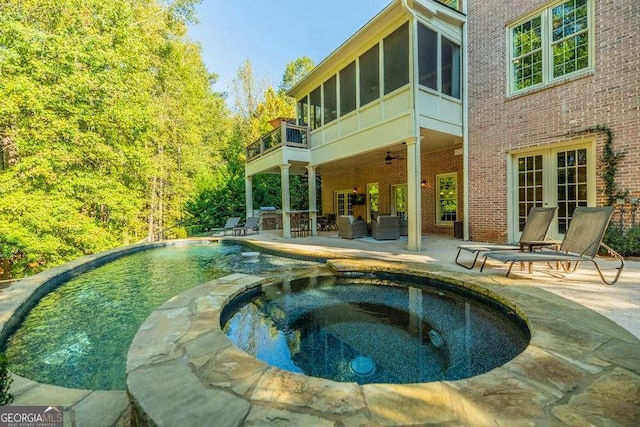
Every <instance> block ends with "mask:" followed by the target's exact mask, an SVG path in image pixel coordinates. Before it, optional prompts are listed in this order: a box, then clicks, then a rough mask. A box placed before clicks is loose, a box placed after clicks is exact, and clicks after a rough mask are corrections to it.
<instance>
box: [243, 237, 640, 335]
mask: <svg viewBox="0 0 640 427" xmlns="http://www.w3.org/2000/svg"><path fill="white" fill-rule="evenodd" d="M337 235H338V233H337V232H336V231H321V232H318V236H314V237H305V238H298V239H284V238H282V236H281V233H279V232H278V230H274V231H266V232H260V234H259V235H252V236H247V240H250V241H253V242H255V243H256V244H258V245H263V246H264V247H266V248H271V247H274V248H275V247H277V248H278V249H280V250H291V251H295V252H301V253H308V254H309V255H312V256H313V255H314V254H315V256H323V257H327V258H368V259H377V260H385V261H396V262H408V263H419V264H421V263H426V265H429V266H430V267H434V268H437V269H442V270H446V271H451V272H459V273H464V274H465V275H466V274H468V275H470V276H480V277H484V278H490V279H491V280H494V281H496V283H510V284H516V283H517V284H526V285H531V286H536V287H538V288H541V289H544V290H547V291H550V292H553V293H554V294H556V295H559V296H561V297H564V298H567V299H569V300H571V301H574V302H577V303H579V304H581V305H584V306H585V307H587V308H590V309H591V310H593V311H595V312H597V313H600V314H602V315H603V316H605V317H607V318H609V319H611V320H613V321H614V322H616V323H617V324H619V325H620V326H622V327H623V328H625V329H627V330H628V331H630V332H631V333H632V334H634V335H635V336H636V337H638V338H640V260H625V264H626V265H625V267H624V270H623V272H622V275H621V277H620V280H619V282H618V283H616V284H615V285H613V286H608V285H605V284H603V283H602V282H601V281H600V278H599V277H598V274H597V272H596V270H595V268H593V266H592V265H590V264H589V263H583V265H581V266H580V268H578V270H577V271H576V272H574V273H572V274H565V273H562V272H558V271H554V270H551V269H549V268H543V267H542V266H540V265H536V268H534V271H533V273H532V274H529V273H528V272H525V271H518V269H516V268H514V271H513V272H512V277H511V278H510V279H507V278H505V277H504V275H505V272H506V270H507V267H506V266H504V265H502V264H501V263H498V262H493V261H487V266H486V267H485V271H484V272H482V273H481V272H480V267H479V265H477V266H476V267H475V268H474V269H473V270H466V269H464V268H462V267H460V266H458V265H456V264H455V263H454V262H453V260H454V259H455V257H456V253H457V246H458V245H459V244H462V243H463V241H462V240H460V239H455V238H453V237H449V236H443V235H426V236H423V239H422V247H423V250H422V251H419V252H415V251H409V250H407V248H406V246H407V245H406V237H404V238H400V239H398V240H375V239H373V238H372V237H370V236H369V237H365V238H359V239H353V240H349V239H341V238H339V237H337ZM474 243H475V242H474ZM478 243H479V242H478ZM465 255H466V256H469V254H465V253H463V254H462V255H461V256H465ZM481 258H482V257H480V260H481ZM599 262H601V265H603V266H604V271H605V275H606V274H607V273H609V277H611V276H612V274H615V273H614V272H613V270H612V269H613V268H615V266H616V265H617V264H616V263H615V262H607V261H605V260H602V261H600V260H599ZM478 264H480V263H478Z"/></svg>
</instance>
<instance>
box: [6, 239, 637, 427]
mask: <svg viewBox="0 0 640 427" xmlns="http://www.w3.org/2000/svg"><path fill="white" fill-rule="evenodd" d="M226 238H227V239H242V240H244V241H246V242H247V243H249V244H250V245H252V246H253V247H254V248H256V249H257V250H265V251H277V252H289V253H295V254H297V255H306V256H310V257H316V258H330V259H332V261H331V264H332V268H334V269H336V270H338V271H340V270H341V269H354V268H355V269H358V270H364V271H367V270H372V271H375V270H377V269H385V270H391V271H398V272H409V271H411V272H416V273H417V274H425V275H430V276H434V277H442V278H445V279H448V280H450V281H454V282H456V281H460V282H465V283H467V282H468V283H477V284H479V285H480V286H482V287H485V288H486V289H489V290H490V291H491V292H493V293H496V294H498V295H500V296H501V297H503V298H505V299H507V300H510V301H513V302H514V303H515V304H517V305H518V306H519V307H520V306H521V307H523V308H524V312H525V314H526V315H527V316H528V317H529V322H530V324H531V329H532V344H531V345H530V346H529V348H528V349H527V350H526V354H525V355H524V356H523V357H518V358H517V359H514V360H513V361H512V362H509V363H508V365H509V366H507V367H501V368H497V369H495V370H494V371H491V372H490V373H487V374H484V375H482V376H480V377H476V378H470V379H468V380H463V381H456V382H442V383H426V384H421V385H414V386H382V387H376V386H365V387H364V388H360V389H358V390H352V389H351V388H349V387H347V386H346V385H345V390H343V389H342V388H341V389H340V390H338V391H339V392H340V393H343V392H344V393H346V394H345V395H344V396H343V397H344V399H341V398H339V399H338V400H336V399H334V398H332V397H331V396H332V395H333V394H335V393H337V392H336V391H335V390H333V391H332V390H330V389H328V388H327V385H326V382H323V381H318V380H316V379H309V381H300V378H308V377H298V376H292V375H290V374H289V375H287V374H286V373H282V372H274V368H269V367H266V366H263V365H264V364H262V362H259V363H256V361H255V359H252V358H250V357H247V356H246V355H244V353H242V352H238V351H237V350H236V351H235V352H234V351H231V352H229V351H230V350H233V348H229V346H228V343H227V341H226V340H225V339H221V340H219V339H215V340H213V341H211V340H208V339H207V340H205V341H203V342H200V341H199V338H198V339H194V340H192V341H188V342H187V340H186V338H185V337H186V336H190V337H194V336H200V335H198V331H196V329H198V328H203V327H206V328H207V331H205V330H202V331H199V333H200V334H202V335H201V336H202V337H205V336H206V337H211V336H212V335H213V334H215V333H216V331H217V330H218V328H217V327H214V329H213V330H212V329H211V324H212V323H211V322H210V321H209V320H211V319H215V318H217V317H216V316H217V314H215V313H219V312H218V310H219V309H220V308H221V307H214V306H212V305H211V304H200V305H198V307H199V309H202V310H203V311H199V310H188V311H189V312H190V315H189V317H188V318H185V319H178V320H179V321H176V320H175V319H173V320H172V321H171V322H163V324H162V327H160V328H157V327H156V326H157V324H156V322H155V321H153V320H152V321H151V323H150V324H145V326H143V327H142V328H141V329H140V331H142V330H144V331H145V334H146V338H149V337H152V339H151V340H150V341H149V340H144V342H145V345H144V346H143V348H142V350H141V351H140V350H139V351H134V352H133V354H134V356H133V357H134V360H135V365H134V366H135V369H134V371H135V372H136V373H135V375H134V376H133V381H134V382H135V390H134V393H136V399H137V398H139V397H140V396H142V399H143V400H144V399H146V400H147V401H146V402H142V403H141V405H145V406H146V405H148V403H149V400H150V401H151V402H152V406H155V409H156V410H160V411H161V412H160V413H161V417H164V416H168V417H169V418H167V419H165V420H164V421H167V420H170V419H175V418H171V417H173V416H174V415H175V414H176V413H177V414H179V415H180V418H181V419H183V420H184V421H185V422H187V421H188V420H191V421H194V422H195V420H204V419H206V418H202V417H207V416H209V417H210V416H211V414H212V413H213V412H212V411H213V409H214V407H212V406H207V404H206V401H203V400H199V399H201V398H205V399H210V400H211V402H218V403H217V404H216V405H218V406H215V407H218V408H220V409H221V410H222V412H225V413H226V414H227V416H226V418H220V422H221V423H222V424H220V425H279V426H281V425H292V426H293V425H336V424H335V423H336V422H341V423H343V425H363V424H367V425H416V424H420V425H425V424H433V423H435V424H438V423H440V424H441V423H457V424H456V425H460V424H462V425H524V424H527V425H539V424H540V423H545V425H546V424H549V425H571V426H573V425H589V424H591V425H622V426H624V425H634V422H635V421H634V420H637V419H638V417H640V405H638V402H640V341H638V338H639V337H640V286H638V285H639V284H640V262H638V261H632V260H629V261H628V262H627V265H626V267H625V270H624V272H623V273H622V277H621V279H620V281H619V282H618V283H617V284H616V285H614V286H608V285H604V284H602V283H601V282H600V280H599V278H598V275H597V273H596V270H595V269H594V268H593V267H592V266H590V265H584V266H582V267H581V268H580V269H578V271H577V272H575V273H573V274H571V275H565V274H560V273H558V272H557V271H553V270H550V269H547V268H542V267H536V269H535V271H534V272H533V273H532V274H529V273H525V272H520V271H514V272H513V273H512V277H511V278H505V277H504V273H505V271H506V268H505V267H503V266H502V265H499V264H497V263H492V264H490V265H489V266H488V267H486V268H485V271H484V272H483V273H480V272H479V269H478V268H476V269H474V270H465V269H464V268H462V267H459V266H457V265H456V264H455V263H454V262H453V260H454V258H455V255H456V252H457V250H456V247H457V245H458V244H460V243H461V240H458V239H454V238H452V237H447V236H432V235H429V236H424V238H423V248H425V249H424V250H423V251H420V252H412V251H408V250H406V241H405V240H404V239H399V240H391V241H377V240H375V239H372V238H370V237H366V238H360V239H353V240H348V239H341V238H338V237H337V232H335V231H329V232H321V233H319V235H318V236H313V237H302V238H295V239H284V238H282V236H281V232H280V231H278V230H274V231H261V232H260V233H259V234H251V235H248V236H233V237H229V236H228V237H226ZM612 265H613V264H612ZM605 268H606V267H605ZM605 274H606V273H605ZM233 276H236V275H232V276H228V277H227V278H225V279H224V280H222V279H221V280H222V282H224V283H222V285H223V286H219V285H220V284H221V283H216V284H213V283H210V284H207V285H205V286H202V287H198V288H199V289H198V288H194V290H193V292H192V291H187V292H185V293H184V294H181V295H180V296H177V297H175V298H173V299H172V300H171V301H170V302H168V304H167V305H165V306H164V307H162V308H160V309H158V310H157V311H156V312H154V315H156V316H161V315H162V313H166V310H174V309H182V307H194V303H195V301H196V300H198V298H202V297H203V296H205V295H204V294H202V293H203V292H204V293H205V294H207V295H206V298H208V300H211V301H218V302H217V304H223V301H226V300H227V299H228V298H229V295H232V294H233V293H234V292H239V291H240V290H242V289H244V288H246V287H247V286H252V285H251V284H250V283H249V282H251V283H253V285H255V284H256V283H258V282H259V280H258V279H259V278H257V279H256V278H255V277H253V276H245V277H233ZM238 276H240V275H238ZM220 292H223V293H225V295H222V294H220ZM219 294H220V295H219ZM214 305H215V304H214ZM585 307H586V309H585ZM211 310H213V311H211ZM596 313H599V314H601V315H602V316H604V317H602V316H599V315H598V314H596ZM154 315H152V316H151V317H153V316H154ZM211 316H213V317H211ZM151 317H150V319H151ZM161 317H162V316H161ZM156 319H157V317H156ZM607 319H609V320H607ZM183 320H184V321H183ZM203 320H207V321H203ZM610 320H611V321H610ZM614 322H615V323H614ZM214 324H215V322H214ZM176 325H182V326H180V328H182V329H184V328H185V327H186V328H187V329H186V330H188V331H189V333H188V334H187V335H186V336H183V335H180V334H175V333H174V332H175V331H172V328H173V327H175V326H176ZM185 325H186V326H185ZM618 325H620V326H622V327H623V328H624V329H622V328H620V327H619V326H618ZM136 341H138V344H139V343H140V340H139V337H137V338H136ZM136 341H134V346H135V345H136ZM221 342H222V344H220V343H221ZM203 346H204V347H203ZM167 348H173V349H181V350H180V351H175V350H172V351H168V350H167ZM181 352H182V353H181ZM176 354H182V356H180V357H179V358H176ZM192 356H194V357H195V358H194V359H191V357H192ZM218 357H219V361H220V363H216V364H214V365H215V366H213V367H211V366H209V367H208V369H209V370H208V373H207V374H204V375H205V376H204V377H200V381H196V382H192V381H187V382H186V383H183V382H182V378H186V377H187V376H189V378H191V377H190V373H189V372H190V371H189V369H187V370H186V371H184V368H185V367H186V366H191V372H192V373H194V374H196V373H197V375H200V374H201V373H202V372H201V369H202V368H203V367H204V365H203V361H204V360H213V359H216V360H217V359H218ZM251 360H252V361H253V362H252V363H249V361H251ZM185 361H186V362H185ZM238 362H244V363H243V364H240V363H238ZM185 363H187V364H186V365H185ZM231 365H233V366H240V368H238V369H240V370H239V371H238V370H234V371H233V372H230V371H229V366H231ZM174 368H177V369H178V371H179V372H178V371H174V370H173V369H174ZM176 372H178V373H179V375H174V374H175V373H176ZM207 375H208V376H207ZM158 378H163V380H162V381H160V382H162V385H159V384H158V381H159V380H158ZM225 378H226V379H225ZM258 379H260V380H259V381H258ZM175 381H178V383H175ZM185 387H186V388H185ZM291 387H294V388H296V389H301V390H306V391H307V392H308V394H307V395H306V397H307V398H308V399H310V400H305V399H301V398H300V395H298V394H296V393H290V392H289V391H291V390H292V388H291ZM187 389H188V393H187V395H188V396H187V395H185V394H184V393H183V392H181V391H180V390H187ZM168 390H178V391H179V393H178V394H180V396H182V397H184V398H185V399H182V398H177V397H176V396H174V394H173V393H167V391H168ZM327 390H329V391H327ZM12 392H13V393H14V394H15V395H16V400H15V401H14V403H13V404H14V405H51V404H55V405H64V406H67V407H68V410H67V411H65V417H66V418H65V421H68V420H70V419H71V420H72V423H71V424H69V425H92V426H98V425H105V426H113V425H121V426H124V425H129V423H130V421H131V418H130V416H129V414H128V412H127V411H126V407H127V402H128V399H127V394H126V392H118V391H116V392H110V391H90V390H70V389H63V388H61V387H54V386H48V385H44V384H38V383H34V382H33V381H30V380H27V379H24V378H20V377H16V381H15V382H14V384H13V386H12ZM340 393H338V394H339V396H342V394H340ZM352 393H355V394H356V395H355V396H352ZM243 395H244V397H243ZM220 396H224V399H223V400H220ZM247 396H253V398H254V399H257V400H255V401H254V400H252V398H249V397H247ZM348 396H352V397H348ZM187 397H188V399H187ZM347 397H348V398H347ZM391 397H393V399H391ZM167 398H170V399H169V400H170V401H171V402H173V403H171V402H167V401H165V400H163V399H167ZM188 402H196V404H193V405H191V404H188V405H187V403H188ZM220 402H222V403H220ZM175 405H178V406H175ZM180 405H183V406H180ZM220 405H222V406H220ZM147 408H148V406H147ZM181 408H182V409H181ZM187 408H189V409H187ZM197 408H200V409H197ZM230 408H231V409H233V411H230V410H229V411H227V409H230ZM336 408H338V409H339V410H338V412H336ZM398 408H401V410H400V411H399V410H398ZM223 409H224V410H223ZM343 410H344V411H345V412H344V413H340V411H343ZM394 413H395V415H394ZM71 414H72V416H71V417H69V416H68V415H71ZM156 414H157V413H156ZM399 414H400V415H401V414H406V417H404V418H402V417H401V418H397V416H398V415H399ZM394 416H396V418H394ZM154 419H155V421H161V420H160V419H156V418H154ZM97 420H100V421H97ZM134 420H136V421H137V422H140V421H143V420H141V419H139V418H136V417H135V416H134ZM147 421H149V420H147ZM309 423H311V424H309ZM514 423H515V424H514ZM161 424H162V422H161ZM164 424H167V423H166V422H165V423H164ZM134 425H135V424H134ZM167 425H172V424H171V422H169V423H168V424H167Z"/></svg>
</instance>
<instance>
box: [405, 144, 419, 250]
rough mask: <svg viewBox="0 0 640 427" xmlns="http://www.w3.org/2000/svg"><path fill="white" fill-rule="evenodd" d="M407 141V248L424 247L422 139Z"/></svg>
mask: <svg viewBox="0 0 640 427" xmlns="http://www.w3.org/2000/svg"><path fill="white" fill-rule="evenodd" d="M406 143H407V193H408V194H407V196H408V197H407V199H408V200H407V221H408V223H407V226H408V234H409V235H408V243H407V249H408V250H410V251H419V250H420V249H422V188H421V187H420V182H421V181H422V171H421V166H420V141H418V139H417V138H411V139H408V140H406Z"/></svg>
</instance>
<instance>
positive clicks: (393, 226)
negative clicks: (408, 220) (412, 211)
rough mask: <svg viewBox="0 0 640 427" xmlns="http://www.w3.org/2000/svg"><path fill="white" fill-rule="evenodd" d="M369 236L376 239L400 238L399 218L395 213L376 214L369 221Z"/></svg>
mask: <svg viewBox="0 0 640 427" xmlns="http://www.w3.org/2000/svg"><path fill="white" fill-rule="evenodd" d="M371 236H373V238H374V239H376V240H395V239H398V238H400V218H399V217H397V216H395V215H378V217H377V218H376V219H374V220H373V221H371Z"/></svg>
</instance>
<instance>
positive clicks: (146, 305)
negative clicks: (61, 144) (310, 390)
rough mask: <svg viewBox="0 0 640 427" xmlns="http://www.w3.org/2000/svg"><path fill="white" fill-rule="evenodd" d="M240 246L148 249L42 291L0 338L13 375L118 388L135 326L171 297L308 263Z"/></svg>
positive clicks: (122, 383) (68, 384)
mask: <svg viewBox="0 0 640 427" xmlns="http://www.w3.org/2000/svg"><path fill="white" fill-rule="evenodd" d="M244 251H246V249H245V248H243V247H242V246H240V245H229V244H220V243H210V244H186V245H178V246H169V247H165V248H160V249H150V250H146V251H143V252H138V253H136V254H133V255H129V256H125V257H122V258H119V259H117V260H115V261H112V262H110V263H108V264H105V265H103V266H101V267H98V268H96V269H93V270H90V271H88V272H85V273H83V274H81V275H79V276H77V277H75V278H73V279H71V280H70V281H68V282H66V283H64V284H62V285H60V286H59V287H58V288H57V289H55V290H54V291H52V292H50V293H49V294H47V295H46V296H45V297H43V298H42V299H41V300H40V301H39V303H38V304H37V305H36V306H35V307H34V308H33V309H32V310H31V311H30V312H29V314H28V315H27V316H26V317H25V319H24V321H23V323H22V325H21V326H20V327H19V328H18V329H17V330H16V331H15V332H14V333H13V335H12V336H11V337H10V338H9V340H8V341H7V342H6V343H5V350H4V351H5V352H6V355H7V357H8V360H9V368H10V370H11V371H12V372H15V373H16V374H19V375H22V376H25V377H27V378H30V379H33V380H36V381H39V382H42V383H48V384H54V385H59V386H63V387H70V388H82V389H99V390H124V389H125V387H126V383H125V370H126V367H125V364H126V356H127V352H128V350H129V346H130V344H131V341H132V340H133V337H134V335H135V334H136V332H137V330H138V328H139V327H140V325H141V324H142V323H143V322H144V320H145V319H146V318H147V317H148V316H149V314H151V312H152V311H153V310H154V309H155V308H156V307H157V306H159V305H161V304H162V303H164V302H165V301H167V300H168V299H170V298H171V297H173V296H175V295H177V294H179V293H181V292H183V291H184V290H186V289H189V288H192V287H194V286H195V285H197V284H199V283H204V282H207V281H210V280H213V279H216V278H219V277H222V276H225V275H227V274H231V273H237V272H240V273H250V274H261V273H265V272H269V271H281V270H290V269H293V268H304V267H308V266H312V265H317V264H316V263H312V262H307V261H299V260H294V259H288V258H282V257H276V256H271V255H266V254H261V255H260V256H259V257H258V260H257V262H248V261H247V260H245V259H244V257H242V255H241V253H242V252H244Z"/></svg>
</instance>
